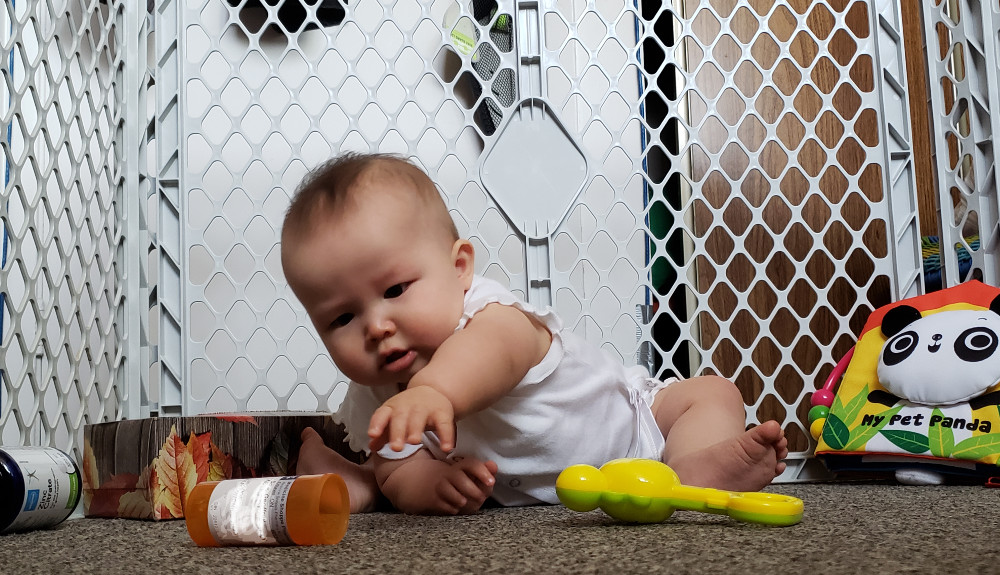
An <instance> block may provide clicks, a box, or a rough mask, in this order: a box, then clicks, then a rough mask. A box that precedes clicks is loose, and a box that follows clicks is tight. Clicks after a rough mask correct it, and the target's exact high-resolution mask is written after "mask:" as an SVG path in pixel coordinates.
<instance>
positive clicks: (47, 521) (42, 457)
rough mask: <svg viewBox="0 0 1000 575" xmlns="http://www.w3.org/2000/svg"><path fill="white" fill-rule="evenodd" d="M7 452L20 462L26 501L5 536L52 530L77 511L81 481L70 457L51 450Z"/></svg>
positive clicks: (16, 448)
mask: <svg viewBox="0 0 1000 575" xmlns="http://www.w3.org/2000/svg"><path fill="white" fill-rule="evenodd" d="M3 451H4V452H6V453H7V455H9V456H10V457H11V458H13V459H14V461H16V462H17V466H18V470H19V471H20V473H21V477H22V479H23V480H24V500H23V501H22V502H21V508H20V509H21V510H20V512H19V513H18V514H17V517H16V518H15V519H14V521H13V522H12V523H11V524H10V525H8V526H7V528H6V529H4V530H3V531H2V533H12V532H15V531H27V530H29V529H38V528H42V527H51V526H53V525H56V524H57V523H59V522H61V521H62V520H64V519H66V518H67V517H68V516H69V514H70V513H72V512H73V508H74V507H76V503H77V501H79V498H80V491H79V490H80V483H79V481H80V479H79V477H78V476H77V474H76V469H75V468H74V465H73V460H72V459H70V458H69V456H68V455H66V454H65V453H63V452H62V451H59V450H58V449H52V448H48V447H4V448H3ZM3 495H6V494H3Z"/></svg>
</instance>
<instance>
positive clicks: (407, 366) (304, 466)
mask: <svg viewBox="0 0 1000 575" xmlns="http://www.w3.org/2000/svg"><path fill="white" fill-rule="evenodd" d="M281 261H282V265H283V267H284V272H285V276H286V278H287V280H288V283H289V285H290V286H291V288H292V291H293V292H294V293H295V295H296V296H297V297H298V298H299V300H300V301H301V302H302V305H303V306H304V307H305V309H306V311H307V312H308V314H309V318H310V319H311V320H312V323H313V326H314V327H315V328H316V331H317V332H318V334H319V337H320V338H321V339H322V341H323V343H324V345H325V346H326V349H327V350H328V351H329V353H330V356H331V357H332V359H333V361H334V363H335V364H336V365H337V367H338V368H339V369H340V370H341V371H342V372H343V373H344V375H345V376H347V377H348V378H350V379H351V381H352V383H351V384H350V386H349V388H348V392H347V396H346V397H345V399H344V403H343V405H342V407H341V409H340V410H339V411H338V413H337V416H336V417H337V418H338V420H339V421H341V422H342V423H344V425H345V427H346V429H347V432H348V439H349V441H350V444H351V446H352V448H354V449H355V450H368V449H370V450H371V452H372V456H371V458H370V459H369V460H368V462H366V463H365V464H364V465H360V466H359V465H356V464H354V463H351V462H348V461H347V460H346V459H344V458H343V457H341V456H340V455H339V454H337V453H336V452H334V451H333V450H332V449H330V448H328V447H327V446H325V445H324V444H323V442H322V440H321V439H320V438H319V436H318V435H317V434H316V433H315V432H314V431H313V430H311V429H308V430H306V431H305V432H304V433H303V437H302V439H303V445H302V449H301V451H300V453H299V463H298V471H299V473H326V472H332V473H338V474H340V475H341V476H342V477H344V479H345V481H346V482H347V484H348V490H349V492H350V495H351V511H352V512H358V511H366V510H371V509H372V508H373V507H374V504H375V502H376V500H377V499H378V495H379V493H380V492H381V494H382V495H384V496H385V497H386V498H387V499H388V500H389V502H390V503H391V504H392V505H393V506H394V507H395V508H396V509H398V510H400V511H403V512H407V513H420V514H458V513H473V512H476V511H477V510H478V509H479V508H480V507H481V506H482V505H483V503H484V502H485V501H486V500H487V499H489V498H492V499H493V500H494V501H496V502H497V503H499V504H501V505H528V504H536V503H557V502H558V499H557V498H556V493H555V479H556V477H557V476H558V474H559V472H560V471H562V469H564V468H565V467H567V466H569V465H572V464H575V463H586V464H590V465H595V466H599V465H601V464H603V463H605V462H607V461H609V460H611V459H615V458H619V457H644V458H651V459H658V460H662V461H663V462H665V463H667V464H668V465H669V466H670V467H672V468H673V469H674V471H676V472H677V474H678V476H679V477H680V479H681V481H682V482H683V483H685V484H688V485H696V486H705V487H715V488H719V489H728V490H738V491H756V490H759V489H761V488H762V487H764V486H765V485H768V484H769V483H770V482H771V480H772V479H774V477H775V476H776V475H778V474H780V473H781V472H782V471H783V470H784V468H785V464H784V463H783V462H782V459H784V458H785V457H786V456H787V454H788V448H787V440H786V439H785V437H784V433H783V431H782V429H781V427H780V425H779V424H778V423H777V422H775V421H768V422H766V423H764V424H762V425H759V426H757V427H754V428H752V429H750V430H746V419H745V418H746V414H745V411H744V404H743V399H742V396H741V395H740V393H739V391H738V390H737V388H736V386H735V385H733V384H732V383H731V382H729V381H727V380H725V379H722V378H720V377H715V376H702V377H694V378H691V379H686V380H675V379H673V380H670V381H659V380H656V379H653V378H650V377H649V374H648V373H647V372H646V370H645V369H644V368H643V367H638V366H634V367H625V366H624V365H622V363H621V362H620V361H619V360H617V359H615V358H613V357H612V356H611V355H610V354H607V353H606V352H604V351H603V350H601V349H600V348H599V347H597V346H595V345H593V344H591V343H589V342H587V341H585V340H584V339H583V338H581V337H579V336H577V335H576V334H575V333H573V332H572V331H570V330H568V329H565V328H564V327H563V326H562V324H561V323H560V320H559V318H558V317H556V316H555V315H554V314H553V312H552V311H551V310H549V309H537V308H535V307H534V306H532V305H530V304H527V303H525V302H523V301H521V300H519V299H518V298H517V297H516V296H514V295H513V294H512V293H511V292H510V291H509V290H507V289H506V288H505V287H503V286H501V285H500V284H499V283H497V282H494V281H492V280H489V279H486V278H483V277H480V276H477V275H475V273H474V267H475V265H474V264H475V254H474V250H473V247H472V244H471V243H470V242H469V241H467V240H465V239H462V238H460V237H459V235H458V232H457V231H456V228H455V225H454V223H453V222H452V220H451V217H450V215H449V213H448V210H447V208H446V206H445V204H444V202H443V200H442V198H441V196H440V194H439V193H438V191H437V188H436V187H435V185H434V183H433V182H432V181H431V180H430V178H428V176H427V175H426V174H425V173H424V172H423V171H422V170H420V169H419V168H417V167H416V166H414V165H413V164H411V163H410V162H408V161H406V160H404V159H402V158H398V157H395V156H390V155H363V154H346V155H343V156H341V157H339V158H336V159H334V160H332V161H330V162H328V163H326V164H325V165H323V166H321V167H319V168H318V169H316V170H315V171H313V172H312V173H311V174H310V175H308V176H307V177H306V178H305V180H304V181H303V183H302V184H301V185H300V187H299V190H298V191H297V193H296V195H295V197H294V199H293V200H292V203H291V206H290V207H289V209H288V213H287V215H286V216H285V222H284V228H283V230H282V236H281ZM366 443H367V445H366ZM366 448H367V449H366Z"/></svg>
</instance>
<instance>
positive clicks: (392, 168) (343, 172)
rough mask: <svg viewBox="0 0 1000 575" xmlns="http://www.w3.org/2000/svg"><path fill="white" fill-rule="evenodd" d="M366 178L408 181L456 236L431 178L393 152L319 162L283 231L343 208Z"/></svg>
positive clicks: (294, 200) (302, 185)
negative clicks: (439, 213)
mask: <svg viewBox="0 0 1000 575" xmlns="http://www.w3.org/2000/svg"><path fill="white" fill-rule="evenodd" d="M366 178H378V179H397V180H400V181H403V182H406V183H409V184H411V187H412V188H413V190H414V191H416V193H417V194H418V195H419V196H420V198H421V199H422V200H423V201H425V202H427V203H428V205H429V206H430V207H431V208H432V209H435V210H438V209H439V210H440V212H441V213H442V214H443V218H442V220H443V222H442V223H443V224H444V225H445V226H447V228H448V229H447V231H448V232H449V233H450V234H451V235H452V237H453V239H455V240H457V239H458V238H459V236H458V230H457V229H456V228H455V223H454V222H453V221H452V219H451V216H449V214H448V209H447V207H446V206H445V204H444V200H443V199H442V198H441V194H440V193H438V190H437V187H436V186H435V185H434V182H432V181H431V179H430V178H429V177H428V176H427V174H426V173H424V171H423V170H421V169H420V168H418V167H417V166H415V165H414V164H413V163H412V162H410V161H409V160H407V159H406V158H403V157H402V156H398V155H395V154H373V153H358V152H347V153H344V154H341V155H339V156H336V157H334V158H333V159H330V160H328V161H326V162H325V163H323V164H321V165H320V166H318V167H317V168H315V169H314V170H312V171H311V172H309V173H308V174H306V176H305V177H304V178H303V179H302V182H301V183H300V184H299V187H298V189H297V190H296V192H295V196H294V197H293V198H292V202H291V204H290V205H289V206H288V211H287V212H286V213H285V222H284V231H283V235H285V234H284V232H287V231H290V230H307V229H309V228H310V227H311V226H312V225H314V221H315V218H316V217H317V216H321V217H322V216H327V217H328V216H331V215H334V214H337V213H340V212H342V210H343V209H344V208H345V207H346V205H347V203H348V202H354V201H356V200H357V198H356V197H355V194H356V192H357V191H358V188H359V184H361V183H363V181H364V179H366Z"/></svg>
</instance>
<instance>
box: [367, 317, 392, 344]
mask: <svg viewBox="0 0 1000 575" xmlns="http://www.w3.org/2000/svg"><path fill="white" fill-rule="evenodd" d="M394 331H395V324H393V322H392V320H390V319H389V318H388V317H386V316H376V317H373V318H372V319H371V321H369V322H368V337H369V339H371V340H372V341H381V340H383V339H385V338H387V337H389V336H390V335H392V334H393V333H394Z"/></svg>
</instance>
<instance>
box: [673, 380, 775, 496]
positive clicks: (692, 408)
mask: <svg viewBox="0 0 1000 575" xmlns="http://www.w3.org/2000/svg"><path fill="white" fill-rule="evenodd" d="M653 415H654V416H655V417H656V422H657V424H658V425H659V427H660V431H661V432H663V436H664V437H665V438H666V447H665V448H664V450H663V461H664V462H665V463H666V464H667V465H669V466H670V467H671V468H673V470H674V471H675V472H677V475H678V477H680V480H681V483H683V484H685V485H693V486H699V487H714V488H716V489H726V490H731V491H757V490H759V489H761V488H762V487H764V486H766V485H768V484H769V483H771V481H772V480H773V479H774V478H775V477H776V476H777V475H779V474H780V473H781V472H782V471H784V470H785V463H784V462H783V461H782V459H784V458H785V457H786V456H787V455H788V440H787V439H785V434H784V431H782V429H781V426H780V425H779V424H778V422H776V421H768V422H765V423H763V424H762V425H759V426H757V427H754V428H753V429H750V430H746V411H745V407H744V405H743V398H742V396H741V395H740V392H739V390H738V389H737V388H736V386H735V385H734V384H733V383H732V382H730V381H728V380H726V379H723V378H721V377H715V376H703V377H695V378H692V379H686V380H681V381H677V382H674V383H672V384H670V385H669V386H667V387H666V388H664V389H663V390H661V391H660V392H659V393H657V394H656V398H655V400H654V401H653Z"/></svg>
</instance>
